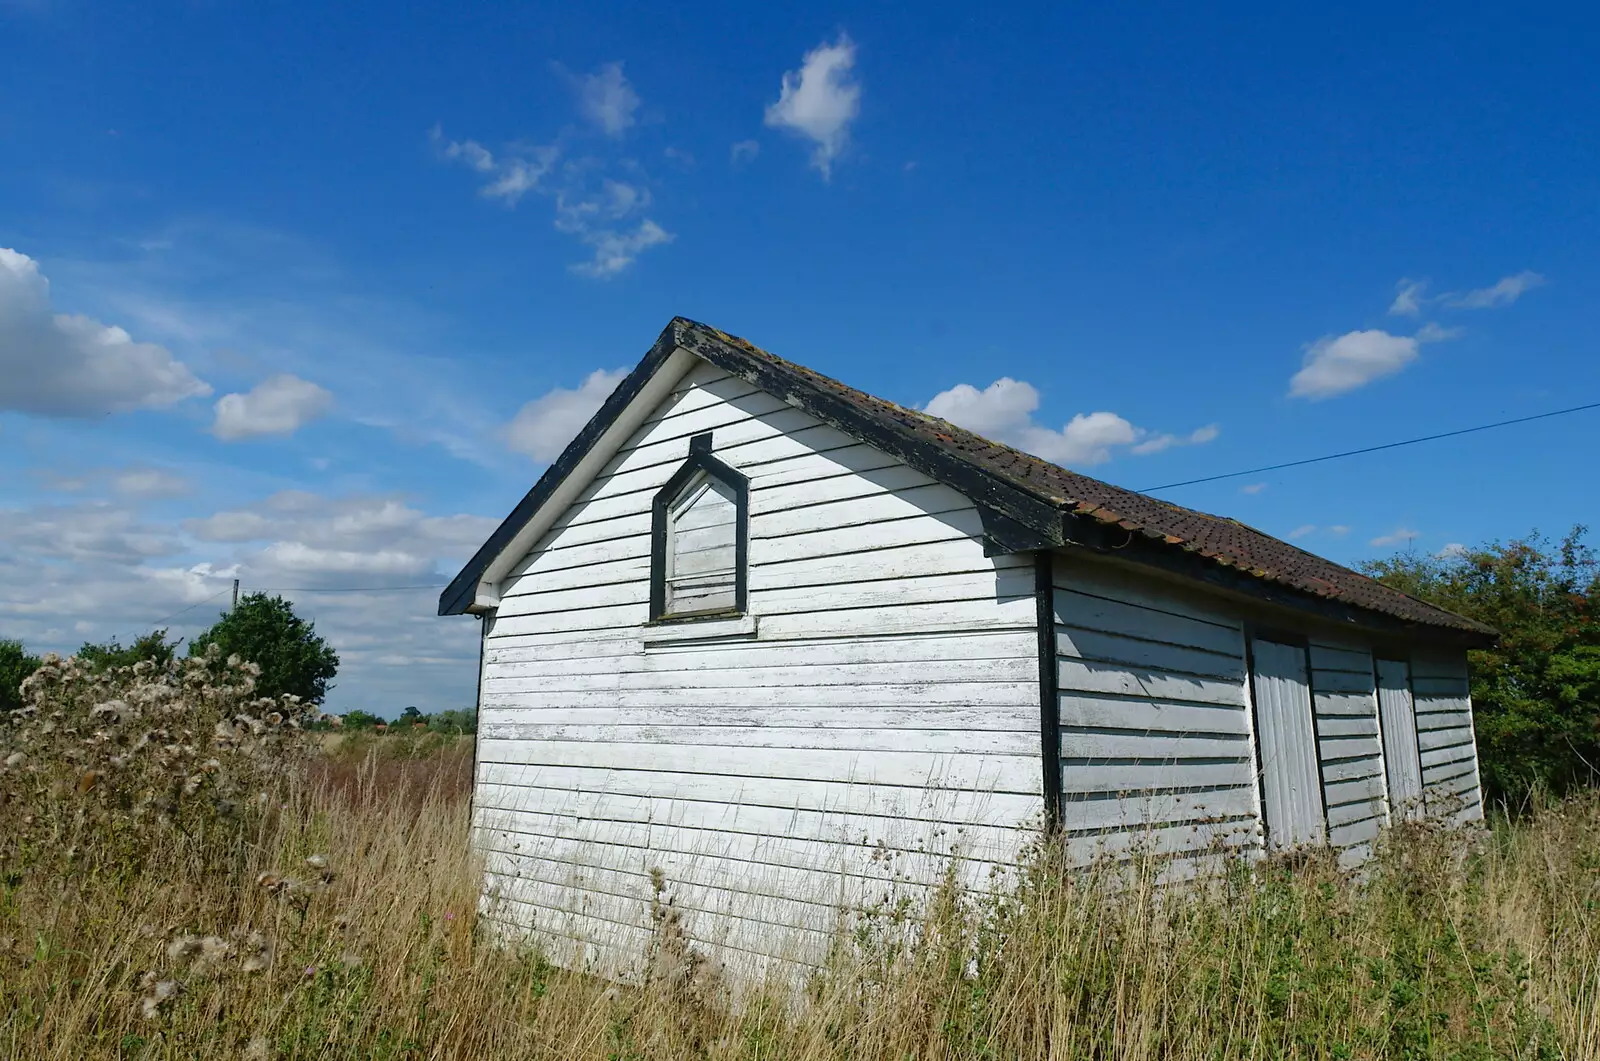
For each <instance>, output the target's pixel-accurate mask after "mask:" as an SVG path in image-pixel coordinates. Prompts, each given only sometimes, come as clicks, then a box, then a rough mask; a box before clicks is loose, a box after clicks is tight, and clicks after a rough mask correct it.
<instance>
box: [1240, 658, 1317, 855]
mask: <svg viewBox="0 0 1600 1061" xmlns="http://www.w3.org/2000/svg"><path fill="white" fill-rule="evenodd" d="M1251 661H1252V683H1253V685H1252V688H1253V691H1254V693H1255V707H1256V738H1257V743H1258V745H1259V753H1260V767H1259V768H1260V771H1261V795H1262V809H1263V811H1264V813H1265V817H1266V827H1267V844H1268V846H1269V847H1270V848H1271V849H1272V850H1275V851H1282V850H1285V849H1288V848H1292V847H1298V846H1300V845H1303V844H1320V843H1323V842H1324V841H1325V840H1326V839H1327V822H1326V820H1325V818H1324V815H1323V809H1322V806H1323V805H1322V779H1321V776H1320V773H1319V771H1318V768H1317V737H1316V729H1315V726H1314V723H1313V721H1312V715H1311V687H1310V682H1309V676H1308V672H1307V666H1306V650H1305V648H1304V647H1303V646H1300V645H1286V644H1282V643H1280V642H1276V641H1266V640H1262V639H1260V638H1256V639H1254V640H1253V642H1252V644H1251Z"/></svg>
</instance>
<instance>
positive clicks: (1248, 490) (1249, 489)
mask: <svg viewBox="0 0 1600 1061" xmlns="http://www.w3.org/2000/svg"><path fill="white" fill-rule="evenodd" d="M1266 488H1267V484H1266V483H1246V484H1245V485H1243V486H1241V487H1239V492H1240V493H1241V494H1259V493H1261V492H1262V491H1263V490H1265V489H1266Z"/></svg>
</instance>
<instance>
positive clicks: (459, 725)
mask: <svg viewBox="0 0 1600 1061" xmlns="http://www.w3.org/2000/svg"><path fill="white" fill-rule="evenodd" d="M428 728H429V729H430V730H432V731H433V732H435V733H450V734H470V733H476V732H478V713H477V712H476V711H474V710H472V709H471V708H467V709H466V710H465V711H461V710H457V709H455V708H451V709H449V710H447V711H440V712H439V713H437V714H433V715H429V716H428Z"/></svg>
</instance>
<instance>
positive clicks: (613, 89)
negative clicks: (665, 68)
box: [571, 62, 640, 137]
mask: <svg viewBox="0 0 1600 1061" xmlns="http://www.w3.org/2000/svg"><path fill="white" fill-rule="evenodd" d="M571 80H572V83H573V85H574V86H575V87H576V88H577V90H578V111H579V113H580V114H582V115H583V116H584V117H585V118H586V119H588V120H589V121H590V122H591V123H593V124H594V125H595V126H596V127H597V128H598V129H600V131H601V132H603V133H605V134H606V135H607V136H613V137H620V136H621V135H622V134H623V133H624V132H626V131H627V130H628V128H629V127H630V126H632V125H633V123H634V114H635V113H636V112H637V111H638V110H639V102H640V101H639V94H638V93H637V92H635V91H634V90H633V85H632V84H630V83H629V82H628V78H627V76H626V75H625V74H623V72H622V64H621V63H620V62H618V63H605V64H604V65H602V66H601V67H600V69H598V70H596V71H595V72H594V73H592V74H579V75H577V76H576V77H573V78H571Z"/></svg>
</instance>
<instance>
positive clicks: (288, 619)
mask: <svg viewBox="0 0 1600 1061" xmlns="http://www.w3.org/2000/svg"><path fill="white" fill-rule="evenodd" d="M212 645H216V646H217V647H218V648H219V649H221V650H222V654H223V655H224V656H230V655H233V654H234V653H237V654H238V655H240V656H242V657H243V658H245V659H247V660H249V661H251V662H252V663H256V664H259V665H260V667H261V677H260V678H259V679H258V680H257V682H256V688H257V689H258V690H259V691H260V692H261V694H262V695H263V696H280V695H282V694H284V693H293V694H294V695H296V696H298V697H300V698H301V699H302V700H305V701H307V702H309V703H313V704H320V703H322V701H323V700H324V699H325V698H326V697H327V695H328V689H329V688H330V686H329V684H328V683H329V682H331V681H332V680H333V676H334V675H335V674H337V673H338V671H339V654H338V653H337V652H335V651H334V650H333V649H332V648H331V647H330V646H329V645H328V643H327V642H326V641H324V640H323V639H322V638H320V637H318V636H317V632H316V628H315V626H314V625H313V624H312V623H309V622H307V621H306V620H304V619H302V618H300V617H299V616H298V615H296V614H295V613H294V607H293V606H292V605H291V604H290V603H289V602H288V601H286V600H284V599H283V598H282V597H269V596H267V595H266V594H265V593H250V594H247V595H245V596H243V597H241V598H239V603H238V605H237V606H236V607H235V608H234V609H233V610H232V611H231V612H229V613H228V614H226V615H224V616H223V617H222V618H221V619H219V620H217V622H216V624H215V625H214V626H212V627H211V629H209V630H207V631H206V632H205V633H203V634H201V635H200V636H199V637H197V638H195V639H194V640H193V641H191V642H190V643H189V654H190V655H200V654H203V653H204V652H205V651H206V649H208V648H209V647H210V646H212Z"/></svg>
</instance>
